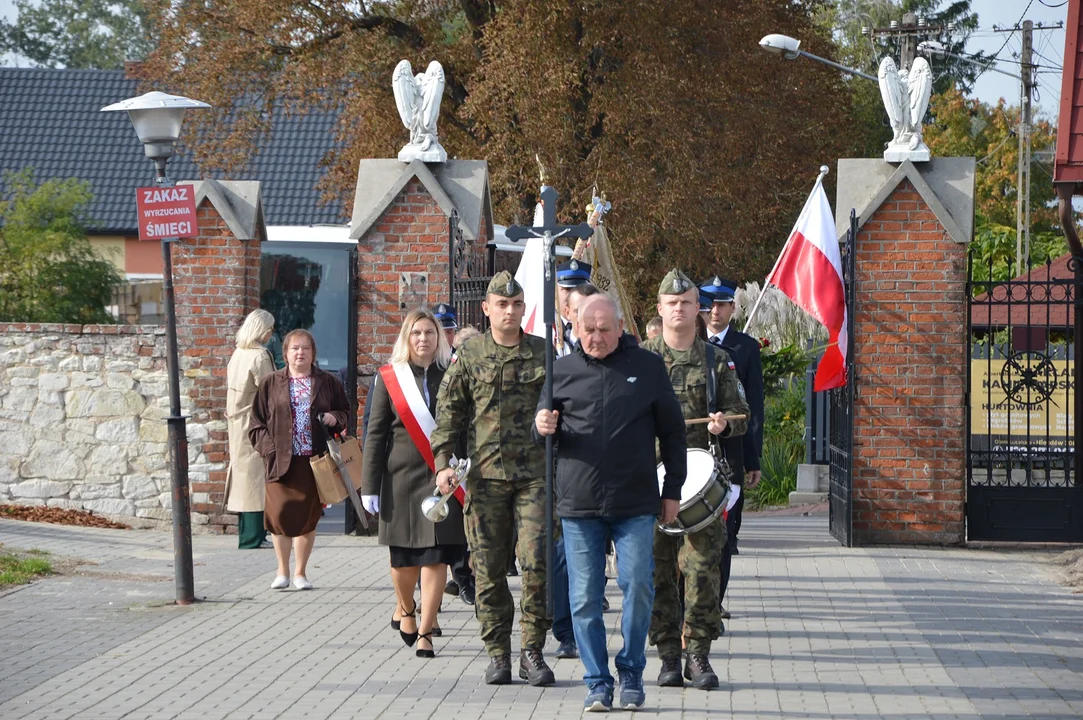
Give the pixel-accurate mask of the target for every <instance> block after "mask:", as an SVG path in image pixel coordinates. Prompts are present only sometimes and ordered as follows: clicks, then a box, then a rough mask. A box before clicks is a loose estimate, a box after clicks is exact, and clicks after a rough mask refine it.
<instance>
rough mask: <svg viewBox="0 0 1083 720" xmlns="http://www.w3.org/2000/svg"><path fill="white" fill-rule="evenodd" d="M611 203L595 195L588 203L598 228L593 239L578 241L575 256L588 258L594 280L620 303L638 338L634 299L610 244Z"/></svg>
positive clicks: (628, 326)
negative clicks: (608, 217)
mask: <svg viewBox="0 0 1083 720" xmlns="http://www.w3.org/2000/svg"><path fill="white" fill-rule="evenodd" d="M611 206H612V205H611V203H609V202H606V200H605V195H604V193H603V195H602V197H595V198H594V199H593V200H592V201H591V204H590V205H587V223H588V224H589V225H590V226H591V227H593V228H594V234H593V235H592V236H591V237H590V240H586V241H579V242H577V243H576V244H575V250H574V251H573V253H572V257H574V258H575V259H577V260H585V261H586V262H587V263H589V264H590V266H591V267H592V268H593V269H592V270H591V273H590V282H591V283H592V284H593V285H594V286H595V287H597V288H598V289H599V290H602V291H604V292H606V293H608V294H609V296H610V297H612V298H613V299H614V300H616V301H617V304H618V305H619V306H620V310H621V313H623V314H624V318H625V321H624V329H625V331H626V332H629V333H631V334H632V335H634V336H635V337H636V338H637V339H638V338H639V329H638V328H637V327H636V323H635V320H634V318H635V313H634V312H633V311H632V301H631V300H630V299H629V298H628V293H627V291H625V289H624V284H623V283H622V282H621V279H620V270H619V269H618V268H617V261H616V259H614V257H613V247H612V246H611V245H610V244H609V232H608V230H607V229H606V226H605V222H604V220H603V218H604V216H605V214H606V213H607V212H609V209H610V207H611Z"/></svg>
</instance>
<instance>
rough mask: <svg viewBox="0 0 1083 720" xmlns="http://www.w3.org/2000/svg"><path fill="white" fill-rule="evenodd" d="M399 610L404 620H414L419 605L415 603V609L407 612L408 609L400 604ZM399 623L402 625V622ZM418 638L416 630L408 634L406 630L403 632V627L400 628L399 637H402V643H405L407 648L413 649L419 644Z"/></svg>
mask: <svg viewBox="0 0 1083 720" xmlns="http://www.w3.org/2000/svg"><path fill="white" fill-rule="evenodd" d="M399 610H401V611H402V619H403V620H405V619H406V618H414V617H415V615H416V614H417V603H414V607H413V609H412V610H410V612H406V608H404V607H403V606H402V604H401V603H400V604H399ZM399 622H400V623H401V622H402V621H401V620H400V621H399ZM417 636H418V632H417V630H414V631H413V632H412V633H408V632H406V631H405V630H402V629H401V626H400V629H399V637H401V638H402V641H403V642H404V643H406V647H413V646H414V643H416V642H417Z"/></svg>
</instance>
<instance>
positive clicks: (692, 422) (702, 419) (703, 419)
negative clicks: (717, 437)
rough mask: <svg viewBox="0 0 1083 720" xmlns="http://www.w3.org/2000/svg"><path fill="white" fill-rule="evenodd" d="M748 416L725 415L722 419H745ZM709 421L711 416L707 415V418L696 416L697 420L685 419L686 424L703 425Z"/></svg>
mask: <svg viewBox="0 0 1083 720" xmlns="http://www.w3.org/2000/svg"><path fill="white" fill-rule="evenodd" d="M747 417H748V416H747V415H723V416H722V419H723V420H744V419H746V418H747ZM709 422H711V418H709V417H705V418H696V419H695V420H685V421H684V424H685V425H703V424H704V423H709Z"/></svg>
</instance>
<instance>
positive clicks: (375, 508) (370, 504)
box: [361, 495, 380, 515]
mask: <svg viewBox="0 0 1083 720" xmlns="http://www.w3.org/2000/svg"><path fill="white" fill-rule="evenodd" d="M361 507H363V508H365V512H367V513H368V514H369V515H379V514H380V496H379V495H362V496H361Z"/></svg>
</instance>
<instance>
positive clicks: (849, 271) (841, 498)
mask: <svg viewBox="0 0 1083 720" xmlns="http://www.w3.org/2000/svg"><path fill="white" fill-rule="evenodd" d="M856 244H857V215H856V213H855V212H854V211H853V210H851V211H850V229H849V231H847V233H846V246H845V248H844V254H843V256H842V274H843V285H844V287H845V290H846V310H847V313H846V334H847V337H848V338H849V342H848V343H847V346H846V384H845V385H843V386H842V387H838V388H835V389H834V390H829V391H828V397H829V402H830V416H831V418H830V425H829V427H830V433H829V440H828V456H829V468H830V484H829V492H828V526H829V528H830V530H831V535H832V536H833V537H834V538H835V539H836V540H838V541H839V542H840V543H842V544H843V545H845V546H846V547H852V546H853V544H854V537H853V524H854V522H853V521H854V517H853V515H854V513H853V499H852V496H853V486H854V483H853V468H854V460H853V444H854V363H853V355H854V315H855V314H856V312H857V294H856V293H855V291H854V285H855V283H854V249H855V246H856Z"/></svg>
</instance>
